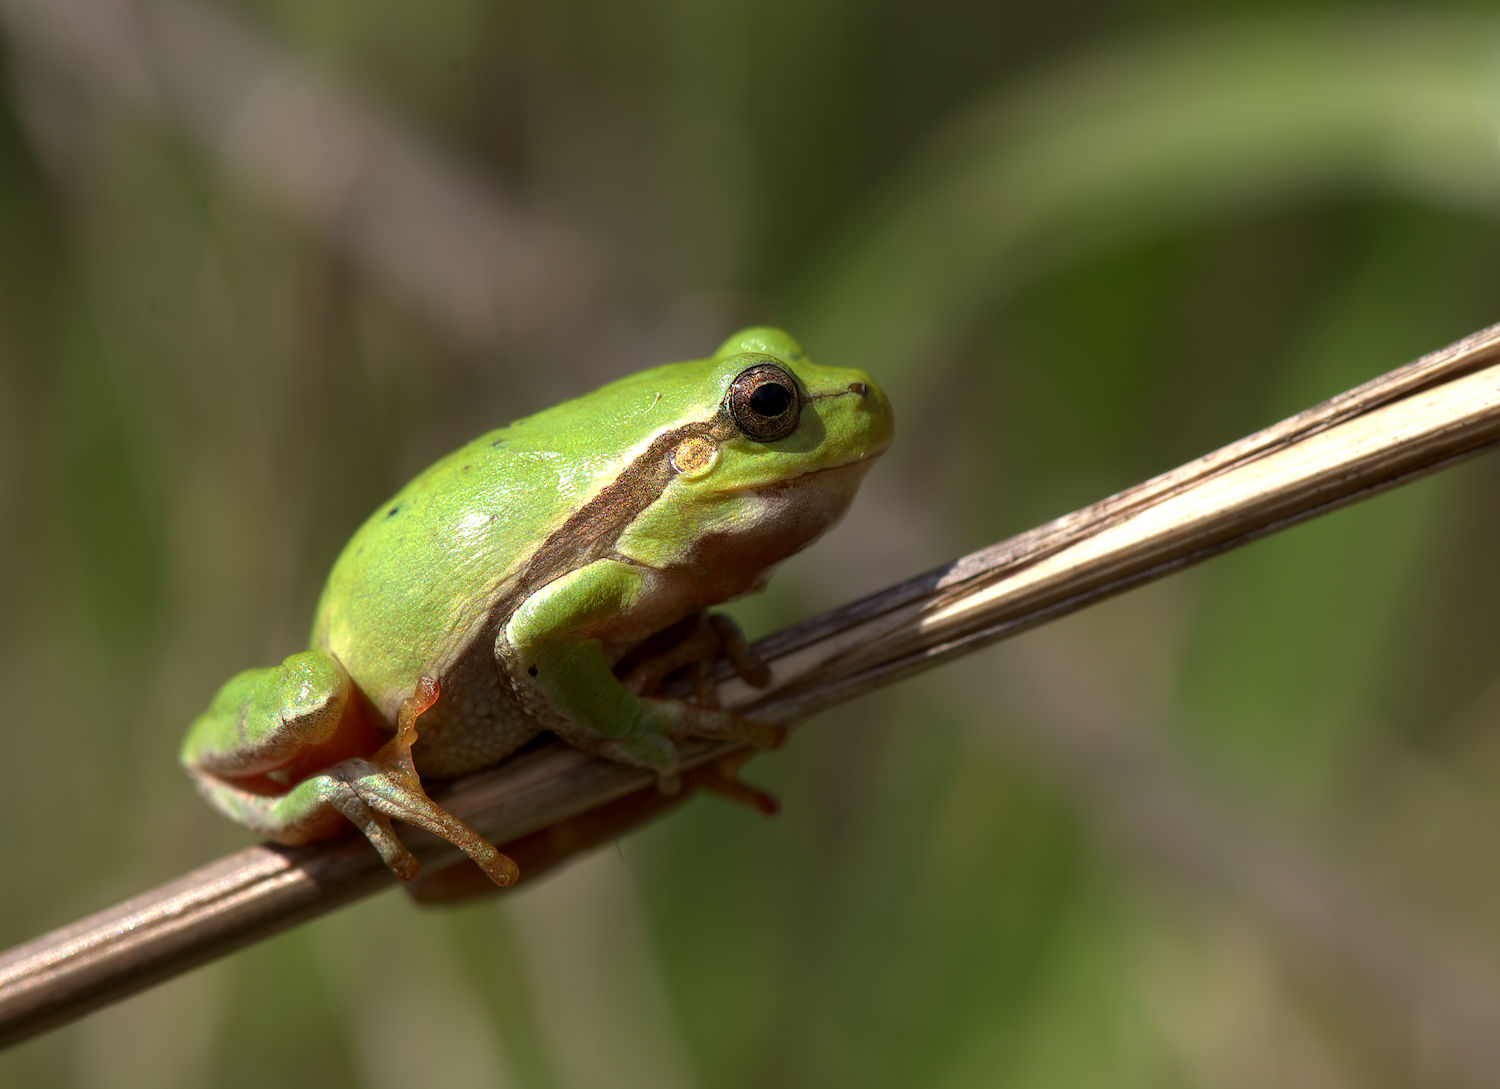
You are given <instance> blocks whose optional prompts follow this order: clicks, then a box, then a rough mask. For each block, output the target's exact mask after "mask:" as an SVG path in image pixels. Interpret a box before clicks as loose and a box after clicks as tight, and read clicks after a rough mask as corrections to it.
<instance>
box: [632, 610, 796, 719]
mask: <svg viewBox="0 0 1500 1089" xmlns="http://www.w3.org/2000/svg"><path fill="white" fill-rule="evenodd" d="M660 638H661V640H662V641H661V642H658V640H657V639H653V640H650V641H648V644H647V645H645V646H643V647H642V648H640V653H639V654H638V655H632V659H633V660H632V661H631V662H629V663H628V664H627V668H626V669H625V671H624V673H623V675H622V676H621V678H620V681H621V683H622V684H624V685H625V687H626V688H629V689H630V690H631V691H632V692H634V693H635V694H636V695H638V696H651V695H655V694H656V693H658V692H659V691H660V689H661V685H662V682H663V681H664V680H665V679H666V677H667V676H668V675H669V674H671V673H673V672H675V671H676V670H679V669H682V668H683V667H684V666H691V667H692V680H693V696H694V698H695V700H696V701H697V702H698V703H700V704H702V705H703V706H704V707H717V706H719V693H718V688H717V682H716V680H715V677H714V672H715V671H714V667H715V666H716V665H717V664H718V661H719V659H720V658H724V659H726V660H727V661H728V662H729V664H730V666H731V667H733V669H734V672H735V675H736V676H738V677H739V678H740V680H742V681H744V682H745V683H746V684H749V685H753V686H754V687H756V688H764V687H766V685H768V684H770V683H771V667H770V666H768V665H767V664H766V663H765V662H764V661H762V660H761V659H760V658H758V657H757V656H756V655H755V653H754V652H753V651H752V650H751V649H750V644H749V643H748V642H746V640H745V635H744V633H743V632H741V631H740V628H739V625H738V624H736V623H735V622H734V621H733V620H731V619H730V618H729V617H727V616H720V615H719V614H717V613H712V614H703V613H699V614H698V615H697V616H693V617H689V618H688V619H687V620H684V621H683V622H682V623H680V624H678V625H676V626H675V627H672V628H670V629H668V630H667V632H665V633H661V636H660Z"/></svg>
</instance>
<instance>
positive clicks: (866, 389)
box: [849, 382, 870, 397]
mask: <svg viewBox="0 0 1500 1089" xmlns="http://www.w3.org/2000/svg"><path fill="white" fill-rule="evenodd" d="M849 392H850V393H852V394H854V395H855V396H856V397H868V396H869V395H870V386H869V383H868V382H850V383H849Z"/></svg>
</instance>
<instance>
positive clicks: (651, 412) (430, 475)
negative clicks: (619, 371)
mask: <svg viewBox="0 0 1500 1089" xmlns="http://www.w3.org/2000/svg"><path fill="white" fill-rule="evenodd" d="M764 364H771V365H773V366H775V367H780V368H781V370H782V371H783V372H785V374H784V375H783V377H785V376H786V375H790V376H791V381H794V382H795V384H796V386H797V388H798V389H797V393H796V394H795V396H794V397H793V403H795V404H800V414H795V419H796V426H795V428H794V429H792V430H791V431H790V433H789V434H786V435H784V436H783V437H771V438H769V441H767V440H768V436H767V435H766V434H764V433H763V434H762V435H761V438H759V439H757V438H755V437H752V435H751V434H750V433H749V432H748V431H747V430H746V425H745V424H744V423H743V421H741V420H739V418H738V417H736V416H734V414H733V412H732V411H731V410H730V405H731V402H732V401H734V398H735V397H736V394H735V393H734V392H733V391H732V384H733V383H735V382H736V377H737V376H740V375H742V373H743V372H745V371H746V369H747V368H750V367H756V366H757V365H764ZM773 392H774V391H773ZM782 392H784V387H783V389H782ZM734 403H736V404H739V403H743V402H741V401H734ZM759 404H760V405H761V407H765V406H766V405H767V404H769V405H770V407H771V408H773V409H774V408H776V407H777V404H776V402H775V401H774V399H773V400H772V401H770V402H760V403H759ZM794 413H795V410H794ZM758 419H759V418H758V417H757V418H756V419H754V420H752V421H751V424H750V425H749V426H750V428H751V430H754V429H755V428H756V427H757V426H759V425H758V423H757V420H758ZM787 426H790V417H789V418H788V420H787ZM891 434H892V421H891V411H890V405H889V403H888V402H887V400H886V398H885V395H884V394H883V393H881V391H880V390H879V388H878V387H876V386H875V385H874V384H873V383H871V382H870V380H869V379H868V378H867V377H866V376H865V375H864V374H863V373H861V372H859V371H855V370H844V369H837V368H831V367H822V366H819V365H817V364H814V363H811V362H809V361H808V360H807V358H806V356H805V355H804V354H803V352H802V348H801V347H800V346H799V345H798V344H797V342H796V341H794V340H793V339H792V338H791V337H789V336H787V335H786V334H785V333H783V332H781V331H779V330H776V329H768V328H757V329H747V330H744V331H743V332H740V333H738V334H736V335H735V336H733V337H731V338H730V339H729V340H728V341H726V342H725V343H724V344H723V345H722V346H721V347H720V348H719V350H718V351H717V352H715V353H714V355H713V356H712V357H711V358H709V359H703V360H696V361H692V362H686V363H669V364H666V365H665V366H660V367H655V368H652V369H650V370H647V371H642V372H641V373H639V374H635V375H632V376H630V377H628V378H623V379H620V380H619V381H616V382H613V383H611V384H609V385H607V386H604V387H603V388H601V389H598V390H596V391H594V392H593V393H590V394H588V395H586V396H584V397H580V398H578V399H576V400H572V401H567V402H565V403H563V404H560V405H557V406H555V407H553V408H550V409H547V410H546V411H544V412H540V413H538V414H536V415H535V416H531V417H528V418H526V419H524V420H518V421H517V422H515V423H513V424H511V425H510V426H509V427H505V428H501V429H500V430H498V431H492V432H490V433H489V434H486V435H481V436H480V437H479V438H477V439H475V440H474V441H473V442H471V443H469V444H468V445H467V446H465V447H462V448H461V449H459V450H457V451H455V452H454V453H452V454H450V455H449V456H448V457H445V458H443V459H442V460H441V461H439V462H437V463H436V464H435V465H433V466H431V467H430V468H428V469H427V470H426V471H425V472H423V473H422V474H421V475H420V476H418V477H417V478H416V479H415V480H413V481H412V482H411V483H410V484H408V485H407V486H406V487H405V488H403V489H402V490H401V491H400V492H398V493H397V494H396V495H395V496H394V497H393V498H392V499H391V500H390V501H389V502H387V503H384V504H382V505H381V507H380V509H379V510H377V511H376V512H375V513H374V514H372V515H371V516H370V518H369V520H368V521H366V522H365V524H364V525H363V526H361V527H360V528H359V530H358V531H357V532H356V533H355V534H354V536H353V538H351V540H350V541H349V543H348V545H346V546H345V548H344V551H343V553H342V555H340V556H339V558H338V561H337V562H336V563H335V564H334V567H333V571H332V573H331V574H330V575H329V578H328V584H327V586H326V587H325V588H324V590H323V595H322V598H321V600H320V601H319V603H318V610H317V616H316V619H315V620H314V623H313V631H312V645H311V649H309V650H306V651H303V652H301V653H299V654H294V655H292V656H291V657H290V658H288V659H286V661H285V662H283V663H282V664H281V665H280V666H275V667H271V668H263V669H252V670H248V671H246V672H244V673H240V674H238V675H237V676H235V677H233V678H231V679H230V680H229V682H228V683H226V684H225V685H224V687H223V688H222V689H221V690H220V691H219V693H218V695H217V696H216V697H215V698H214V700H213V702H212V704H211V705H210V706H209V708H208V710H207V711H206V712H204V713H203V714H202V715H200V716H199V717H198V718H197V719H196V720H194V722H193V723H192V725H191V727H190V728H189V730H188V734H187V738H186V740H185V741H184V743H183V748H182V761H183V764H184V765H185V766H186V767H187V769H188V771H189V772H190V773H192V775H193V776H194V777H195V779H196V781H197V783H198V785H199V787H200V788H201V790H202V792H203V794H204V796H205V797H206V798H207V799H208V801H209V802H210V803H212V804H213V805H214V806H215V807H216V808H217V809H219V810H220V811H222V812H223V813H225V814H226V815H228V816H229V817H230V818H231V819H233V820H236V821H238V822H240V823H241V824H244V825H246V826H247V827H249V828H251V829H253V830H254V831H256V832H257V833H259V834H261V835H263V836H265V837H267V838H269V839H272V840H275V841H277V842H280V843H289V844H297V843H306V842H309V841H311V840H314V839H320V838H324V837H327V836H331V835H334V834H336V833H337V832H339V831H340V829H341V828H342V827H343V826H344V822H345V820H346V819H347V820H348V821H351V822H353V823H354V824H355V825H356V826H357V827H358V828H359V829H360V830H361V831H362V832H364V834H365V835H366V836H368V837H369V839H370V841H371V843H372V844H374V846H375V847H376V849H377V850H378V851H379V852H380V854H381V856H382V857H383V858H384V859H385V861H386V862H387V864H389V865H390V867H391V868H392V869H393V870H394V871H395V872H396V873H397V874H398V875H399V876H401V877H403V878H410V877H412V876H415V874H416V861H415V859H414V858H413V857H412V856H411V854H410V852H408V851H407V850H406V848H405V847H404V846H403V845H402V844H401V842H400V840H399V839H398V838H397V837H396V834H395V832H394V831H393V830H392V827H391V819H392V818H396V819H399V820H402V821H405V822H407V823H410V824H413V825H416V826H418V827H421V828H425V829H427V830H428V831H431V832H434V833H436V834H437V835H439V836H442V837H443V838H445V839H447V840H449V841H450V842H452V843H454V844H455V845H457V846H458V847H460V848H461V849H462V850H464V851H465V852H466V853H467V854H468V855H469V856H470V858H472V859H473V860H474V861H475V862H476V863H478V864H479V866H480V867H481V868H482V869H483V870H484V871H485V872H486V873H487V874H488V875H489V876H490V877H491V878H492V879H493V880H494V881H495V882H496V883H497V884H501V885H505V884H509V883H510V882H511V881H513V880H514V879H515V876H516V868H515V864H514V863H513V862H512V861H511V860H510V859H508V858H506V856H504V855H503V854H501V853H500V852H499V851H498V850H496V849H495V847H494V846H493V845H491V844H490V843H488V842H487V841H485V840H484V839H483V838H482V837H480V836H479V835H478V834H476V833H475V832H473V831H472V830H471V829H469V828H468V827H467V826H466V825H464V824H463V823H462V822H460V821H459V820H457V818H455V817H453V816H452V815H451V814H449V813H447V812H446V811H445V810H443V809H442V808H441V807H440V806H438V805H436V804H435V803H434V802H432V801H431V799H429V798H428V797H427V795H426V793H425V791H424V790H423V789H422V782H421V777H422V776H423V775H427V776H435V777H441V776H450V775H458V774H462V773H465V772H469V771H473V770H476V769H478V768H481V767H486V766H488V765H491V764H494V763H495V762H497V761H499V760H500V759H502V758H503V757H505V756H506V755H508V754H509V753H511V752H513V751H515V749H517V748H518V747H520V746H521V745H523V744H525V743H526V742H527V741H529V740H530V739H531V738H533V737H534V736H536V735H537V734H538V733H540V732H542V731H543V730H550V731H552V732H553V733H555V734H557V735H558V736H559V737H561V738H563V739H564V740H565V741H567V742H568V743H569V744H572V745H574V746H576V747H578V748H581V749H584V750H586V751H588V752H591V753H596V754H598V755H601V756H605V757H608V758H610V759H613V760H617V761H621V762H624V763H628V764H632V765H636V766H640V767H646V768H650V769H653V770H655V771H656V772H657V773H658V774H659V775H660V776H661V777H662V778H663V780H664V781H667V780H670V779H671V777H672V776H673V775H674V773H675V771H676V769H677V747H676V745H675V743H674V740H673V739H674V738H682V737H706V738H733V739H742V740H748V741H751V742H754V743H758V744H765V743H767V740H768V738H769V736H770V732H769V731H767V730H765V728H763V727H757V726H755V725H754V724H753V723H750V722H749V721H747V720H746V719H744V718H742V717H740V716H738V715H735V714H733V713H731V712H728V711H723V710H720V709H718V708H716V707H713V706H709V705H707V704H708V703H710V702H711V701H710V700H700V701H698V702H690V701H686V700H676V699H663V698H655V697H652V696H649V695H642V694H640V692H639V691H638V690H637V689H640V688H642V687H648V686H641V685H635V686H632V685H631V684H629V683H626V682H628V681H629V680H630V677H626V679H625V681H622V679H621V678H620V677H617V676H616V672H615V666H616V664H617V663H620V662H621V659H622V658H624V657H625V656H626V655H628V654H630V653H631V651H633V650H636V648H638V647H639V645H640V644H641V643H642V642H643V641H644V640H646V639H647V638H649V637H651V636H653V635H656V634H657V633H662V632H666V631H668V630H669V629H671V630H672V631H674V632H675V631H676V630H677V629H676V628H675V627H674V625H681V626H682V627H684V628H685V629H686V630H687V631H688V632H689V637H688V638H687V639H685V640H684V641H683V642H682V645H681V646H682V647H683V648H689V649H687V650H683V649H681V648H679V650H678V652H677V653H676V655H675V657H674V656H673V653H672V652H671V651H668V652H667V654H666V655H665V656H664V657H663V658H662V659H661V661H662V663H663V664H664V666H665V665H673V664H681V663H686V662H690V661H692V660H693V659H694V658H695V657H701V650H694V649H691V648H693V647H698V648H701V646H702V642H703V640H702V638H701V637H702V636H703V633H704V632H705V631H707V630H709V626H708V625H706V624H703V623H701V622H700V623H698V624H697V626H696V627H695V626H694V622H693V618H701V616H702V612H703V610H704V609H705V608H707V607H708V606H710V605H714V604H717V603H719V602H722V601H727V600H729V599H731V598H734V597H737V596H739V595H741V594H744V593H747V592H750V591H753V590H758V589H760V588H761V587H762V586H763V585H764V584H765V581H766V579H767V577H768V576H769V573H770V570H771V568H772V567H773V566H774V565H775V564H777V563H779V562H780V561H781V560H783V559H785V558H786V557H787V556H789V555H791V554H792V553H794V552H796V551H798V550H799V549H801V548H802V547H804V546H805V545H807V544H808V543H810V542H811V541H812V540H813V539H814V538H816V537H817V536H819V535H820V534H821V533H823V531H825V530H826V529H828V527H829V526H831V525H833V523H834V522H836V521H837V520H838V518H839V517H840V516H841V515H842V514H843V513H844V511H845V509H847V507H848V505H849V502H850V500H851V499H852V498H853V496H854V492H855V490H856V489H857V488H858V486H859V482H860V480H861V479H862V478H863V476H864V474H865V472H866V471H867V470H868V468H869V466H870V464H871V463H872V461H873V459H874V458H875V457H876V456H878V455H879V454H880V453H881V452H882V451H883V450H884V449H885V448H886V446H888V445H889V443H890V440H891ZM717 650H718V647H717V646H715V647H714V648H712V649H711V651H710V654H713V653H717ZM751 664H752V665H754V663H751ZM737 666H738V667H740V668H741V671H742V673H747V670H746V669H745V668H744V663H743V660H742V661H741V662H740V663H737ZM662 671H663V669H658V670H655V671H654V673H653V671H652V669H651V668H650V667H649V665H648V666H647V667H645V668H644V669H643V670H642V672H643V673H646V674H651V675H653V676H659V674H660V673H661V672H662ZM752 672H753V671H752ZM419 716H420V719H421V736H420V738H418V736H417V730H416V723H417V719H418V717H419Z"/></svg>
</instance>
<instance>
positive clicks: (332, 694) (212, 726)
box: [182, 650, 517, 885]
mask: <svg viewBox="0 0 1500 1089" xmlns="http://www.w3.org/2000/svg"><path fill="white" fill-rule="evenodd" d="M437 695H438V688H437V683H436V682H435V681H432V680H430V679H429V678H423V680H422V681H421V682H419V683H418V685H417V686H416V690H415V691H414V692H413V693H412V695H411V696H409V697H408V698H407V699H406V700H405V701H403V703H402V706H401V712H400V716H399V721H398V723H397V730H396V734H395V736H394V737H392V736H391V735H390V734H389V733H388V732H386V731H384V730H381V729H380V728H379V726H377V725H376V724H375V722H373V721H372V719H371V715H370V714H369V713H368V712H367V711H366V710H365V708H364V707H363V706H362V704H361V702H360V701H358V700H356V699H355V698H353V685H352V683H351V682H350V680H349V676H348V674H347V673H346V672H345V671H344V669H343V667H342V666H340V665H339V664H338V663H337V662H335V661H334V660H333V659H332V658H330V657H329V656H328V655H326V654H324V653H322V652H321V651H316V650H309V651H303V652H302V653H300V654H294V655H292V656H291V657H290V658H288V659H287V660H286V661H284V662H283V663H282V664H281V665H279V666H274V667H271V668H269V669H252V670H247V671H245V672H243V673H240V674H238V675H237V676H235V677H233V678H231V679H230V680H229V681H228V683H226V684H225V685H224V687H223V688H221V689H220V690H219V693H218V695H217V696H215V697H214V700H213V702H212V703H211V704H210V705H209V708H208V710H207V711H205V712H204V713H203V714H202V715H200V716H198V718H197V719H196V720H195V721H194V722H193V724H192V726H191V727H190V728H189V730H188V735H187V739H186V740H185V741H184V743H183V747H182V763H183V765H184V766H185V767H186V768H187V769H188V771H189V772H190V773H191V774H192V775H193V778H194V779H195V780H196V782H197V783H198V786H199V789H200V790H201V792H202V793H203V795H204V797H205V798H207V799H208V801H209V802H210V803H211V804H212V805H213V806H214V807H215V808H217V809H218V810H219V811H220V812H222V813H224V814H225V815H226V816H228V817H230V818H231V819H232V820H235V821H237V822H239V823H240V824H243V825H245V826H246V827H247V828H250V829H251V830H252V831H254V832H256V833H258V834H260V835H262V836H265V837H266V838H267V839H270V840H273V841H275V842H277V843H283V844H290V845H296V844H303V843H309V842H311V841H313V840H317V839H324V838H327V837H329V836H332V835H335V834H336V833H337V832H338V830H339V828H340V827H341V825H342V822H343V821H344V820H345V819H347V820H348V821H350V822H351V823H353V824H354V825H355V827H357V828H358V829H359V830H360V831H361V832H363V833H364V834H365V836H366V837H367V838H368V839H369V840H370V842H371V844H373V845H374V847H375V849H376V850H377V851H379V852H380V856H381V858H382V859H384V860H385V862H386V864H387V865H388V866H390V868H391V869H392V870H394V871H395V873H396V875H397V876H398V877H401V878H402V879H403V880H409V879H410V878H412V877H414V876H416V873H417V861H416V859H415V858H414V857H413V856H412V854H411V852H410V851H408V850H407V849H406V847H405V845H404V844H402V842H401V841H400V839H399V838H398V837H397V836H396V833H395V831H394V829H392V827H391V819H392V818H395V819H397V820H402V821H405V822H407V823H408V824H413V825H416V826H417V827H419V828H425V829H426V830H427V831H429V832H432V833H434V834H435V835H438V836H441V837H442V838H444V839H446V840H448V841H449V842H450V843H453V844H454V845H455V846H457V847H459V848H460V849H461V850H463V851H464V852H465V853H466V854H468V855H469V857H470V858H472V859H473V860H474V861H475V862H476V863H478V865H479V866H480V868H481V869H483V870H484V871H485V873H486V874H488V875H489V876H490V878H491V879H492V880H493V881H495V883H496V884H499V885H508V884H510V883H511V882H512V881H514V880H515V877H516V872H517V871H516V866H515V863H514V862H512V861H511V860H510V859H508V858H506V857H505V856H504V855H503V854H501V853H500V852H499V851H498V850H496V849H495V847H494V846H493V845H492V844H490V843H489V842H488V841H487V840H485V839H484V838H483V837H482V836H480V835H479V834H478V833H476V832H475V831H473V829H471V828H469V827H468V826H467V825H466V824H464V823H463V822H462V821H460V820H459V819H458V818H456V817H454V816H453V815H452V814H451V813H448V812H447V811H446V810H444V809H443V808H441V807H440V806H438V805H437V804H436V803H435V802H433V801H432V799H430V798H429V797H427V794H426V792H425V791H424V790H423V789H422V783H421V780H420V779H419V778H418V776H417V773H416V770H415V769H414V768H413V766H412V761H411V746H412V743H413V742H414V741H415V740H416V721H417V718H418V716H420V715H421V713H422V712H423V711H425V710H426V709H427V708H428V707H430V706H431V705H432V704H433V702H434V701H435V700H436V699H437ZM318 769H322V770H318ZM314 771H316V772H317V774H313V772H314Z"/></svg>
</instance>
